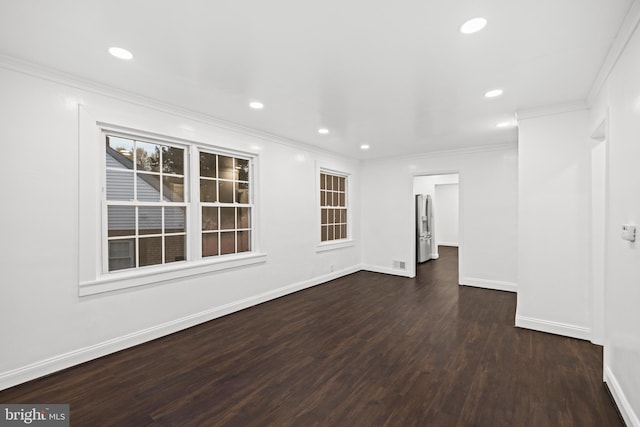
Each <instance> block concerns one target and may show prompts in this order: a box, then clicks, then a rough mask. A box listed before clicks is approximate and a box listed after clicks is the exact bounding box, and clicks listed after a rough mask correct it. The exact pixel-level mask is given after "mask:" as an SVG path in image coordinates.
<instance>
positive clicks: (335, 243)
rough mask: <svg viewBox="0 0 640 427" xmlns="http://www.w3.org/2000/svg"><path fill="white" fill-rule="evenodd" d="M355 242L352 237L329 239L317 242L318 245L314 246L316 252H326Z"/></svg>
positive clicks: (353, 244) (347, 246)
mask: <svg viewBox="0 0 640 427" xmlns="http://www.w3.org/2000/svg"><path fill="white" fill-rule="evenodd" d="M355 244H356V242H355V240H353V239H346V240H330V241H327V242H322V243H319V244H318V246H316V252H326V251H333V250H336V249H343V248H349V247H351V246H355Z"/></svg>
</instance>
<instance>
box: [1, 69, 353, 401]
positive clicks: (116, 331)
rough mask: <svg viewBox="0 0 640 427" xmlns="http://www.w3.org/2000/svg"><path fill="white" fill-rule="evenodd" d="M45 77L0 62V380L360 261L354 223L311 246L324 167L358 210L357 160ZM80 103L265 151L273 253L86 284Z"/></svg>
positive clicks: (152, 126)
mask: <svg viewBox="0 0 640 427" xmlns="http://www.w3.org/2000/svg"><path fill="white" fill-rule="evenodd" d="M0 65H1V64H0ZM27 71H29V72H31V70H27ZM33 73H36V74H38V73H40V72H39V71H33ZM44 77H46V78H39V77H34V76H31V75H28V74H26V73H24V72H20V71H12V70H8V69H6V68H2V67H0V93H2V96H1V97H0V116H2V126H0V140H2V147H3V165H2V168H0V171H1V172H0V173H1V174H2V175H1V177H2V182H3V183H4V185H3V200H4V202H3V209H2V210H1V212H2V213H1V215H2V217H1V222H2V224H4V225H5V226H4V227H3V231H2V241H3V242H4V243H3V244H2V245H1V247H0V251H1V254H0V271H2V281H3V283H2V286H1V287H0V302H1V305H2V308H1V309H0V336H1V337H2V348H3V351H2V352H0V389H2V388H5V387H8V386H11V385H13V384H16V383H19V382H22V381H26V380H28V379H31V378H34V377H36V376H39V375H43V374H46V373H49V372H52V371H54V370H57V369H60V368H64V367H66V366H69V365H72V364H75V363H80V362H82V361H85V360H88V359H91V358H93V357H98V356H100V355H103V354H107V353H109V352H111V351H114V350H118V349H121V348H124V347H127V346H130V345H134V344H137V343H139V342H144V341H145V340H148V339H152V338H155V337H157V336H161V335H163V334H166V333H169V332H173V331H175V330H178V329H181V328H184V327H188V326H191V325H193V324H196V323H199V322H202V321H206V320H208V319H211V318H214V317H217V316H219V315H222V314H225V313H228V312H231V311H234V310H238V309H241V308H243V307H246V306H249V305H252V304H255V303H258V302H261V301H264V300H266V299H270V298H274V297H277V296H280V295H282V294H286V293H289V292H293V291H295V290H297V289H300V288H303V287H306V286H310V285H313V284H317V283H320V282H322V281H326V280H328V279H330V278H333V277H337V276H339V275H342V274H346V273H349V272H352V271H356V270H358V269H359V266H360V236H359V233H360V228H359V226H358V224H357V222H356V223H354V225H355V227H353V232H354V237H355V244H354V245H353V246H350V247H346V248H342V249H338V250H332V251H323V252H316V248H317V243H319V215H318V213H317V210H318V209H317V206H318V201H317V191H318V190H317V177H316V166H317V165H318V164H319V165H321V166H325V167H330V168H331V169H334V170H340V171H344V172H349V173H351V174H352V175H351V177H350V185H351V188H350V190H351V194H353V195H354V197H353V200H351V202H352V204H351V206H350V207H351V209H352V214H351V217H352V218H358V217H359V216H360V203H359V200H358V195H359V194H360V170H359V169H360V164H359V161H355V160H351V159H346V158H340V157H337V156H334V155H330V154H327V153H323V152H320V151H313V150H311V149H305V148H303V147H302V146H300V147H294V146H293V145H287V144H284V143H277V142H274V141H272V140H267V139H265V138H261V137H260V136H257V135H250V134H247V133H241V132H238V131H234V130H229V129H225V128H222V127H219V126H214V125H212V124H211V122H207V120H206V119H205V118H202V117H194V116H191V115H189V114H185V113H182V112H176V111H168V110H165V109H163V108H160V107H156V106H143V105H140V104H139V103H138V101H136V102H128V101H126V100H123V99H116V98H113V97H110V96H108V95H103V94H98V93H96V92H94V91H93V90H91V91H89V90H86V89H87V88H85V90H83V89H78V88H76V87H74V86H72V85H67V84H60V83H56V82H54V81H61V80H64V78H62V77H61V78H58V77H55V76H49V75H46V76H44ZM96 90H97V89H96ZM78 102H80V103H82V104H83V105H84V106H86V109H87V111H89V112H90V113H91V115H92V116H93V117H95V118H96V119H97V120H100V121H104V122H108V123H115V124H119V125H122V126H126V127H130V128H134V129H139V130H144V131H149V132H155V133H158V134H163V135H167V136H171V137H177V138H184V139H186V140H191V141H197V142H205V143H211V144H214V145H217V146H222V147H228V148H231V149H238V150H244V151H248V152H253V153H257V154H258V156H259V166H260V168H259V170H260V172H259V182H258V185H259V193H258V197H259V199H258V200H259V202H258V203H259V210H260V218H259V233H260V243H261V246H260V249H261V250H262V251H263V252H266V254H267V258H266V262H265V263H262V264H258V265H253V266H249V267H244V268H240V269H233V270H225V271H220V272H216V273H212V274H206V275H199V276H192V277H190V278H187V279H183V280H173V281H169V282H163V283H160V284H152V285H150V286H144V287H140V288H134V289H129V290H124V291H116V292H108V293H104V294H98V295H93V296H90V297H78V270H79V265H78V257H79V254H78V225H77V224H78V205H79V199H78V192H79V182H81V181H82V180H83V177H82V176H80V177H79V176H78V170H79V169H78V161H79V159H78V110H77V104H78ZM140 103H141V104H142V103H144V101H140ZM96 191H97V189H96ZM332 271H333V273H331V272H332Z"/></svg>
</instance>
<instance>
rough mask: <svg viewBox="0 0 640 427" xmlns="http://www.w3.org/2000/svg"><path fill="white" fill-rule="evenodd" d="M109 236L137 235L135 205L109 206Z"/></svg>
mask: <svg viewBox="0 0 640 427" xmlns="http://www.w3.org/2000/svg"><path fill="white" fill-rule="evenodd" d="M107 223H108V226H107V228H108V232H107V235H108V236H109V237H114V236H135V234H136V208H134V207H133V206H109V207H108V208H107Z"/></svg>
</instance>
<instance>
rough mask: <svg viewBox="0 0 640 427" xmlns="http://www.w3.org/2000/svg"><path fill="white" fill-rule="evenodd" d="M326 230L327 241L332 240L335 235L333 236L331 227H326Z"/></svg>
mask: <svg viewBox="0 0 640 427" xmlns="http://www.w3.org/2000/svg"><path fill="white" fill-rule="evenodd" d="M327 229H328V230H329V234H328V236H327V240H334V239H335V234H334V230H333V225H329V226H327Z"/></svg>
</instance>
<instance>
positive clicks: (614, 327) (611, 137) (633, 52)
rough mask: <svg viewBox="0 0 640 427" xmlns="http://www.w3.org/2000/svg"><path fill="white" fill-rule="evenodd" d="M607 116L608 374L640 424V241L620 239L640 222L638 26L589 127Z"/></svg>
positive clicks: (630, 417) (629, 418)
mask: <svg viewBox="0 0 640 427" xmlns="http://www.w3.org/2000/svg"><path fill="white" fill-rule="evenodd" d="M637 9H638V8H637V7H636V16H637V15H638V10H637ZM636 22H637V21H636ZM607 117H608V120H607V124H608V132H607V134H606V143H607V145H608V165H607V169H608V185H607V190H608V202H607V226H606V230H605V233H606V236H605V240H606V244H605V250H606V259H605V346H604V364H605V378H606V381H607V383H608V384H609V388H610V389H611V391H612V394H613V396H614V397H615V398H616V402H617V403H618V407H619V408H620V410H621V413H622V414H623V416H624V418H625V421H626V422H627V425H629V426H640V326H639V325H640V242H639V241H636V242H635V243H630V242H627V241H624V240H622V239H621V238H620V229H621V226H622V225H623V224H635V225H640V167H639V166H638V164H639V160H640V31H639V30H638V29H637V27H636V29H635V33H633V35H632V37H631V39H630V40H629V43H628V44H627V45H626V48H625V49H624V52H623V53H622V55H621V56H620V58H619V59H618V61H617V63H616V65H615V68H614V69H613V70H612V72H611V74H610V75H609V78H608V80H607V82H606V83H605V85H604V87H603V89H602V90H601V92H600V94H599V96H597V99H596V100H595V102H594V105H593V107H592V113H591V116H590V119H591V121H590V129H595V128H596V127H597V126H598V124H599V123H600V122H601V121H602V120H605V119H607ZM638 237H639V238H640V236H638Z"/></svg>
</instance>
